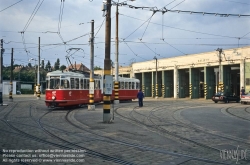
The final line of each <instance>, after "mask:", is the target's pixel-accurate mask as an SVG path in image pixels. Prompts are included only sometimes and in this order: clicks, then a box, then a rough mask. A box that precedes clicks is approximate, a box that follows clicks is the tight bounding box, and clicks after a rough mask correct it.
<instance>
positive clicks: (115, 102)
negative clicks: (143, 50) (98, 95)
mask: <svg viewBox="0 0 250 165" xmlns="http://www.w3.org/2000/svg"><path fill="white" fill-rule="evenodd" d="M118 17H119V12H118V4H117V5H116V37H115V43H116V54H115V86H114V90H115V100H114V104H119V77H118V75H119V37H118V26H119V22H118V21H119V18H118Z"/></svg>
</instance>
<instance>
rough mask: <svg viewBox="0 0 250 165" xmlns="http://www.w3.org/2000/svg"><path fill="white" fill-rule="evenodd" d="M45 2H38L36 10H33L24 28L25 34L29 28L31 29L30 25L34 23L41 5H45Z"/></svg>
mask: <svg viewBox="0 0 250 165" xmlns="http://www.w3.org/2000/svg"><path fill="white" fill-rule="evenodd" d="M43 1H44V0H43ZM43 1H42V2H41V3H40V4H39V2H40V0H39V1H38V2H37V4H36V7H35V9H34V10H33V12H32V14H31V15H30V18H29V19H28V21H27V23H26V25H25V26H24V28H23V32H25V31H26V30H27V28H28V27H29V25H30V23H31V22H32V20H33V18H34V17H35V15H36V13H37V11H38V10H39V8H40V7H41V5H42V4H43Z"/></svg>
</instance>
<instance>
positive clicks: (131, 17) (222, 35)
mask: <svg viewBox="0 0 250 165" xmlns="http://www.w3.org/2000/svg"><path fill="white" fill-rule="evenodd" d="M120 15H122V16H125V17H128V18H133V19H136V20H140V21H145V20H142V19H139V18H135V17H132V16H128V15H125V14H120ZM144 23H145V22H144ZM150 23H151V24H155V25H160V26H164V27H168V28H172V29H176V30H182V31H188V32H192V33H197V34H204V35H210V36H217V37H224V38H234V39H235V38H236V39H237V38H238V37H233V36H226V35H219V34H211V33H205V32H198V31H194V30H188V29H183V28H177V27H173V26H167V25H162V24H159V23H154V22H150ZM136 30H137V29H136ZM126 38H127V37H126ZM126 38H125V39H126Z"/></svg>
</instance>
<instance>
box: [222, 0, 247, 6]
mask: <svg viewBox="0 0 250 165" xmlns="http://www.w3.org/2000/svg"><path fill="white" fill-rule="evenodd" d="M223 1H227V2H233V3H240V4H244V5H250V3H244V2H237V1H230V0H223Z"/></svg>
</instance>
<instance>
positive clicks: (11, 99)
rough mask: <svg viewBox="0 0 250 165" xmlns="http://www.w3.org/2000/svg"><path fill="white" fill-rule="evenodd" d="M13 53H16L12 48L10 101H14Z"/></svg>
mask: <svg viewBox="0 0 250 165" xmlns="http://www.w3.org/2000/svg"><path fill="white" fill-rule="evenodd" d="M13 53H14V49H13V48H12V49H11V61H10V91H9V101H10V102H12V101H13V97H12V92H13V82H12V81H13Z"/></svg>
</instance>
